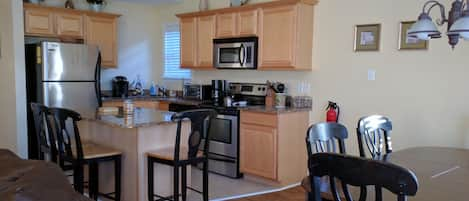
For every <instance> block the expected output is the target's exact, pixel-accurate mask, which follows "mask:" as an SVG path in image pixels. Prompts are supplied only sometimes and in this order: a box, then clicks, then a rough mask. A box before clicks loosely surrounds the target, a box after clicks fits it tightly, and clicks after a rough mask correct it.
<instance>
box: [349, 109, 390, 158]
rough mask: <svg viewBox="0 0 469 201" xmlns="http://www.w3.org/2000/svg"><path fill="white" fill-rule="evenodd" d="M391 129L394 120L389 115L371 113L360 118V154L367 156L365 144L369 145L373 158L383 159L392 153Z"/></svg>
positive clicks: (358, 133)
mask: <svg viewBox="0 0 469 201" xmlns="http://www.w3.org/2000/svg"><path fill="white" fill-rule="evenodd" d="M391 130H392V122H391V120H389V119H388V118H387V117H384V116H381V115H371V116H366V117H362V118H360V120H359V121H358V126H357V137H358V146H359V149H360V156H361V157H365V156H366V154H365V148H364V145H366V146H367V148H368V151H369V152H370V154H371V157H372V158H373V159H381V158H382V157H384V156H385V155H386V154H389V153H391V152H392V140H391ZM383 149H385V150H383Z"/></svg>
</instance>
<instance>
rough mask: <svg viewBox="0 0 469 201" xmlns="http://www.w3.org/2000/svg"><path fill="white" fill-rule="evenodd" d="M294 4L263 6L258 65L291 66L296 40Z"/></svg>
mask: <svg viewBox="0 0 469 201" xmlns="http://www.w3.org/2000/svg"><path fill="white" fill-rule="evenodd" d="M295 9H296V8H295V6H285V7H275V8H265V9H262V10H261V14H260V19H261V23H260V30H261V38H260V53H261V54H260V66H261V67H292V66H293V60H294V54H293V48H294V44H295V40H296V38H295V37H296V36H295V32H294V31H293V30H296V21H295V20H296V16H295V15H296V11H295Z"/></svg>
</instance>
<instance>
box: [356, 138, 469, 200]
mask: <svg viewBox="0 0 469 201" xmlns="http://www.w3.org/2000/svg"><path fill="white" fill-rule="evenodd" d="M389 162H392V163H394V164H397V165H400V166H402V167H405V168H408V169H410V170H412V171H413V172H414V173H415V175H416V176H417V178H418V182H419V188H418V192H417V195H416V196H410V197H409V201H468V200H469V150H467V149H456V148H439V147H418V148H410V149H405V150H401V151H396V152H394V153H392V154H391V156H390V158H389ZM352 194H353V195H354V198H355V199H358V195H359V193H358V191H357V189H355V188H354V189H353V190H352ZM367 200H370V201H371V200H374V188H373V187H369V188H368V199H367ZM383 200H385V201H394V200H397V199H396V195H393V194H391V193H390V192H388V191H387V190H383Z"/></svg>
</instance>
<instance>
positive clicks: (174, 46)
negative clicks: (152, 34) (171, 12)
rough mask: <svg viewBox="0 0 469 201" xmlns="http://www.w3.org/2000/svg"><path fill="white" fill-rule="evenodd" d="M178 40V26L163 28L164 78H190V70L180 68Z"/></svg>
mask: <svg viewBox="0 0 469 201" xmlns="http://www.w3.org/2000/svg"><path fill="white" fill-rule="evenodd" d="M180 38H181V34H180V32H179V24H177V23H175V24H166V25H165V26H164V73H163V77H164V78H170V79H190V78H191V71H190V70H187V69H181V68H180V66H181V65H180V64H181V63H180V58H181V53H180V48H181V45H180Z"/></svg>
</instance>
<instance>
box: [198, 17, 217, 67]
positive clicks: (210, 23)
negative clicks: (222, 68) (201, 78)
mask: <svg viewBox="0 0 469 201" xmlns="http://www.w3.org/2000/svg"><path fill="white" fill-rule="evenodd" d="M214 37H215V15H211V16H203V17H198V18H197V67H198V68H212V67H213V38H214Z"/></svg>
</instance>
